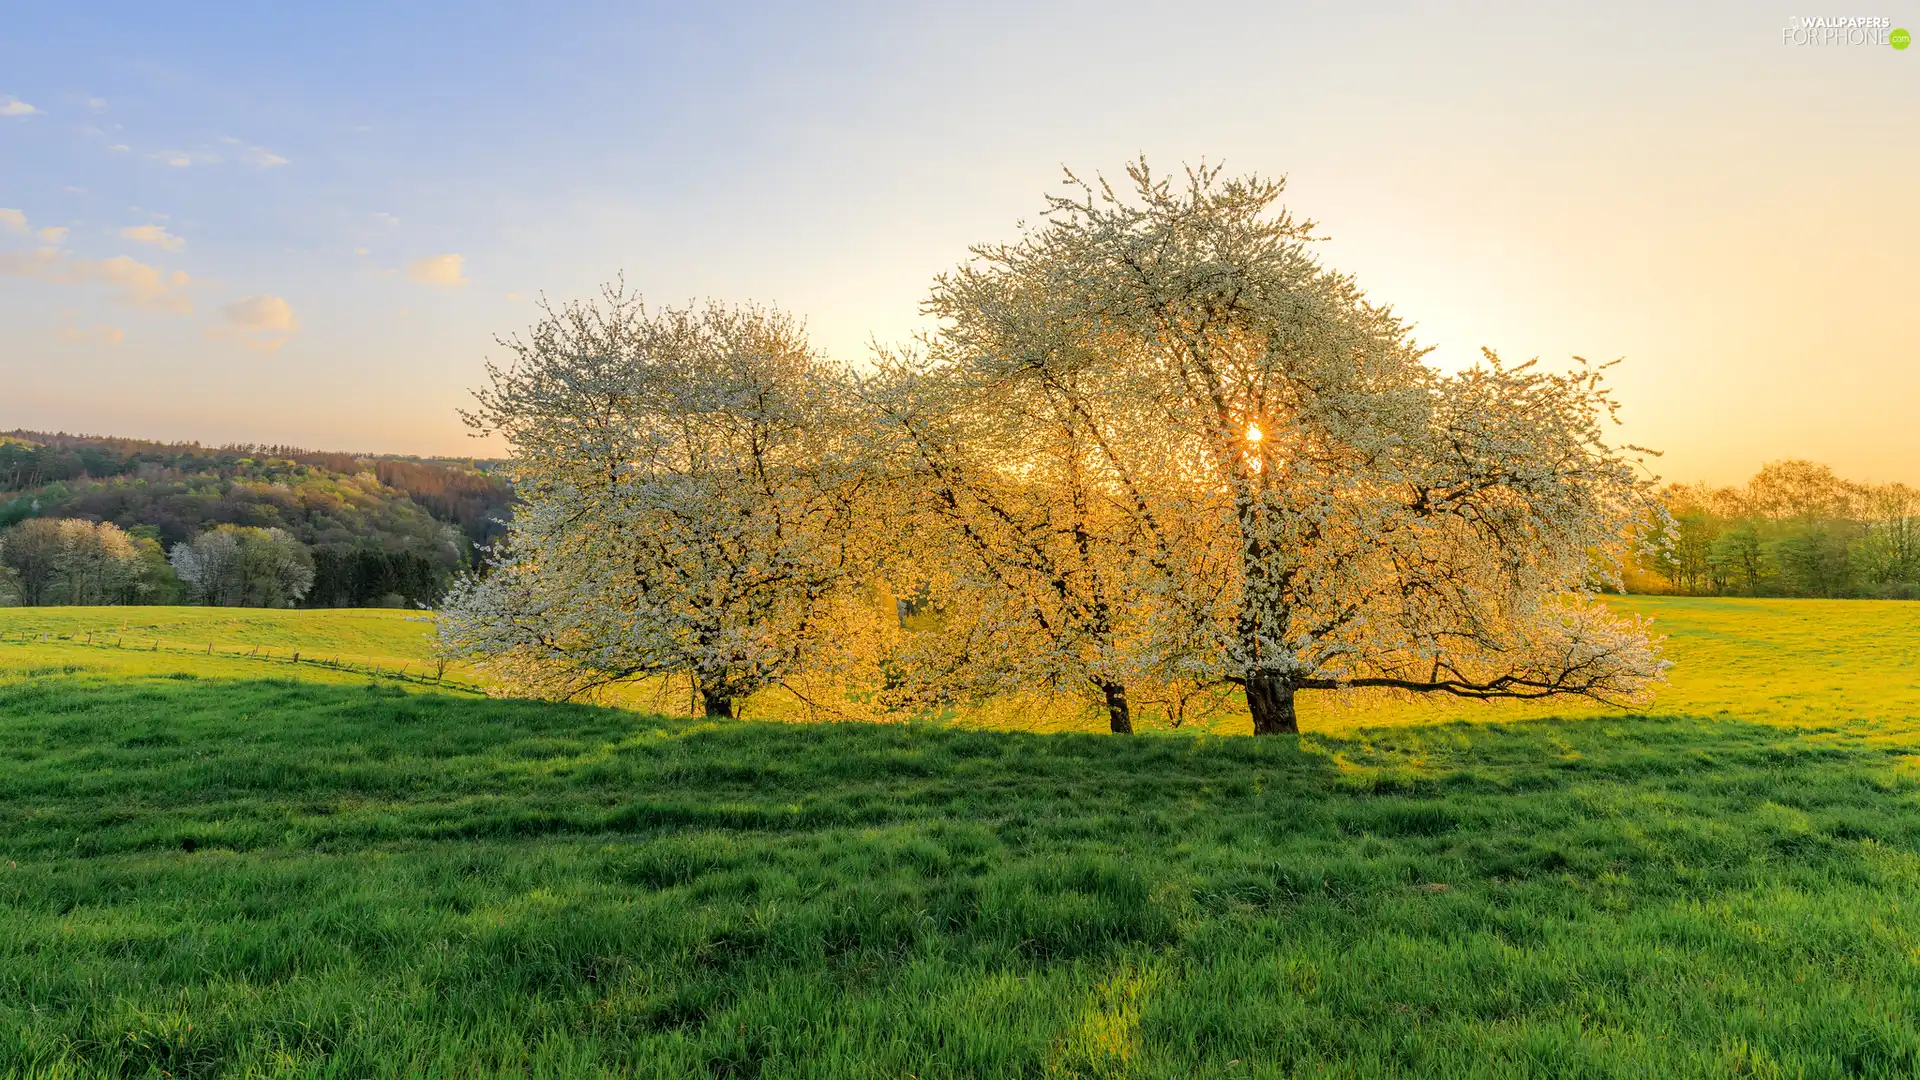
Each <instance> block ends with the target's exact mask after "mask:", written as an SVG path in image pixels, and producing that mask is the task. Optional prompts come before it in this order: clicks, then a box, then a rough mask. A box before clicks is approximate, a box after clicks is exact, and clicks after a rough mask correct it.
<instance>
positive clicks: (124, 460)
mask: <svg viewBox="0 0 1920 1080" xmlns="http://www.w3.org/2000/svg"><path fill="white" fill-rule="evenodd" d="M512 499H513V495H512V490H511V488H510V487H509V485H508V484H507V482H506V481H505V480H504V479H502V478H501V477H499V476H497V475H494V474H493V473H491V472H490V471H489V463H487V462H482V461H474V460H464V461H456V460H442V459H430V460H422V459H413V458H391V457H370V456H369V457H363V456H357V455H353V454H341V453H328V452H321V451H312V450H305V449H301V448H298V447H290V446H256V445H230V446H221V447H204V446H200V445H198V444H195V443H156V442H144V441H140V440H134V439H117V438H106V437H99V436H78V435H67V434H47V433H42V432H28V431H14V432H9V433H5V434H0V566H4V567H5V568H4V569H0V603H4V602H13V603H127V602H135V603H138V602H145V603H176V602H181V601H183V600H194V599H197V600H198V601H199V602H205V603H236V602H237V603H254V604H258V603H274V604H286V603H291V602H298V603H301V604H305V605H307V606H314V607H336V606H365V605H379V604H408V605H411V604H414V603H431V602H433V601H435V600H437V599H438V597H439V595H440V593H441V591H442V590H444V588H445V587H446V585H447V584H448V582H449V581H450V580H451V579H452V577H453V575H454V574H455V573H457V572H459V571H460V570H462V569H465V568H468V567H471V566H474V565H476V564H477V562H478V560H477V559H476V549H477V548H478V547H479V546H481V545H485V544H487V543H489V542H490V541H492V540H493V539H494V538H495V537H497V536H498V535H499V534H500V532H501V530H502V524H501V523H502V521H503V520H504V519H505V518H506V517H507V516H508V515H509V514H510V513H511V506H512ZM33 521H48V522H50V521H73V522H80V523H91V524H100V525H109V526H113V527H114V528H115V529H116V530H117V531H119V532H120V533H123V534H124V541H125V543H124V544H123V543H122V542H121V540H120V539H116V538H114V537H112V536H111V535H107V534H99V533H97V532H96V533H90V534H85V535H83V533H84V530H80V529H78V528H77V527H76V528H69V529H67V530H65V531H64V532H63V531H61V530H58V529H54V530H49V529H45V528H42V529H39V530H38V531H37V532H35V533H34V534H33V535H31V536H28V535H25V534H20V533H19V530H20V528H21V527H22V526H23V525H26V524H27V523H30V522H33ZM215 534H219V535H221V536H224V537H225V538H226V539H221V540H208V539H207V538H210V537H213V536H214V535H215ZM8 535H13V542H12V544H11V548H12V550H13V551H14V552H15V553H16V555H18V558H12V557H9V556H8V554H7V551H8V546H7V541H6V537H7V536H8ZM103 535H104V536H105V539H102V536H103ZM269 536H270V537H271V539H270V540H269V539H263V538H265V537H269ZM203 541H205V542H207V543H212V544H213V548H211V549H208V550H209V551H213V550H214V549H219V550H224V549H225V547H226V546H228V545H229V544H230V545H232V546H234V547H235V551H236V552H241V551H244V552H250V553H251V554H249V555H248V556H247V558H248V559H251V560H253V562H260V561H262V560H265V561H267V562H276V563H280V562H284V561H285V558H292V559H293V562H294V563H296V564H298V566H299V567H301V568H303V569H301V570H300V571H298V572H293V574H292V578H290V579H288V581H287V582H283V583H281V584H275V585H272V586H271V587H268V586H267V585H265V584H262V583H263V582H265V581H266V579H265V578H261V579H260V580H259V581H256V582H254V583H253V584H252V585H249V586H246V587H242V586H241V585H240V584H237V583H235V582H234V581H232V580H227V581H226V583H225V584H224V585H219V586H217V587H214V586H209V587H204V588H203V587H199V586H195V585H194V584H193V583H192V582H190V581H188V580H187V578H186V577H185V576H183V575H182V574H181V572H180V571H181V563H180V557H181V556H180V555H179V553H181V552H185V551H188V550H189V545H193V544H202V542H203ZM287 544H292V545H294V546H295V547H297V548H298V549H299V552H298V555H297V557H296V556H294V555H292V554H290V553H291V551H292V549H291V548H287V547H286V546H285V545H287ZM62 545H65V548H66V549H71V550H70V551H68V554H66V555H64V556H59V558H61V559H64V560H65V561H67V562H69V563H75V562H76V561H79V562H86V561H88V560H92V562H99V560H100V559H103V558H104V559H106V561H107V563H115V564H117V563H116V560H118V562H125V559H126V558H131V557H132V553H133V552H134V551H136V550H137V551H139V552H140V555H139V559H140V560H141V567H140V568H138V569H137V570H136V569H135V568H133V567H132V566H131V564H127V568H126V569H127V572H126V573H125V574H119V575H117V576H116V575H108V576H107V578H104V579H102V580H104V581H112V582H119V583H120V584H118V585H114V586H112V587H111V588H109V587H107V586H99V587H95V586H89V587H88V588H86V589H84V590H80V591H78V592H76V591H75V590H74V589H72V588H68V587H66V586H64V585H61V584H59V582H58V575H56V574H55V573H54V572H53V571H52V570H51V569H50V566H51V563H50V562H49V561H48V560H53V559H55V555H53V554H51V553H52V552H54V551H55V550H56V549H63V548H62ZM145 545H150V549H149V548H148V547H147V546H145ZM202 546H204V544H202ZM27 549H31V550H32V551H34V552H35V553H36V554H35V555H34V556H33V559H36V560H39V561H38V562H35V563H34V564H33V566H31V567H30V566H28V565H26V562H27V561H30V560H28V556H26V555H24V554H19V553H20V552H22V551H25V550H27ZM82 549H86V550H89V551H93V552H94V554H92V555H82V554H80V552H81V550H82ZM96 549H97V550H96ZM63 550H64V549H63ZM101 551H111V552H112V553H113V554H112V555H110V556H109V555H102V554H100V552H101ZM217 553H218V552H217V551H216V552H215V554H217ZM283 556H284V558H283ZM186 557H188V558H189V560H191V558H192V557H191V556H190V555H189V556H186ZM210 557H211V556H210ZM237 557H238V556H237V555H236V558H237ZM241 561H242V562H245V561H246V560H241ZM16 562H20V563H21V565H13V564H14V563H16ZM190 564H191V563H190ZM89 565H91V563H89ZM236 565H237V564H236ZM36 567H37V568H36ZM169 567H171V568H172V570H171V572H167V570H168V568H169ZM223 572H225V571H223ZM28 577H32V578H33V581H29V580H27V578H28ZM169 578H170V579H172V580H171V581H169V580H167V579H169ZM103 589H104V590H105V591H104V592H103V591H102V590H103ZM289 590H291V591H289ZM43 597H44V598H43ZM236 597H239V598H243V599H238V600H236V599H235V598H236Z"/></svg>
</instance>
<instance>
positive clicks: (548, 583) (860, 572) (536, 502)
mask: <svg viewBox="0 0 1920 1080" xmlns="http://www.w3.org/2000/svg"><path fill="white" fill-rule="evenodd" d="M504 344H505V345H506V346H507V347H508V348H509V349H511V350H512V352H513V363H512V364H511V366H510V367H508V368H506V369H505V370H502V369H499V368H494V367H489V369H488V374H489V384H488V385H487V386H486V387H484V388H483V389H481V390H479V391H478V392H477V393H476V395H475V396H476V398H477V401H478V406H477V408H476V409H475V410H474V412H473V413H472V414H471V416H470V418H469V420H470V423H472V424H473V425H474V426H475V428H476V429H478V430H480V431H484V432H489V433H496V434H498V435H500V436H501V437H503V438H504V439H505V440H506V441H507V443H508V444H509V445H510V446H511V447H512V450H513V459H512V462H511V464H510V466H509V469H508V472H509V474H510V475H511V476H512V478H513V481H514V484H515V488H516V491H517V492H518V494H519V496H520V499H521V503H520V506H519V508H518V510H517V511H516V513H515V516H514V520H513V524H512V526H511V528H510V530H509V532H508V533H507V536H506V539H505V541H504V550H503V551H502V552H501V553H500V554H499V555H497V556H496V558H495V560H494V562H493V564H492V566H491V570H490V573H488V574H487V576H486V577H485V578H483V579H476V578H466V579H463V580H462V581H461V582H459V583H458V584H457V585H456V586H455V587H454V589H453V590H452V592H451V593H450V595H449V596H448V599H447V601H446V605H445V607H444V609H443V612H442V615H441V618H440V634H441V641H442V643H443V645H444V647H445V648H446V649H447V650H448V651H449V652H450V653H451V654H453V655H457V656H461V657H465V658H468V659H471V660H473V661H475V662H476V663H477V664H479V665H480V666H481V667H482V668H484V669H486V670H487V671H489V672H490V673H491V674H492V675H493V677H494V678H495V679H496V680H498V682H497V685H499V686H501V687H503V688H505V689H507V690H509V691H510V692H517V693H523V694H534V695H541V696H553V697H570V696H575V695H578V694H583V693H589V692H591V691H593V690H595V689H597V688H599V687H602V686H606V685H608V684H611V683H615V682H619V681H622V680H627V679H635V678H645V677H652V676H672V677H679V678H685V679H688V680H690V681H691V683H692V688H693V690H694V691H695V692H696V693H697V695H698V697H699V698H700V699H701V701H702V704H703V707H704V709H705V711H706V713H707V714H708V715H710V716H731V715H734V714H736V712H737V711H738V709H739V706H740V704H741V703H742V701H743V700H744V699H746V698H747V697H748V696H749V695H751V694H754V693H755V692H757V691H760V690H763V689H769V688H774V687H785V688H787V689H788V690H791V691H792V692H793V693H794V694H796V695H797V696H800V697H802V698H803V699H806V700H808V701H810V702H813V703H816V704H822V705H832V704H833V699H828V698H823V697H821V696H820V693H821V692H820V691H815V690H811V689H809V688H808V687H809V684H808V682H807V680H809V679H810V678H815V677H817V678H819V679H820V680H821V685H822V686H823V687H825V686H831V687H833V689H831V690H829V691H826V692H828V693H832V694H836V695H837V694H839V693H840V692H841V690H840V688H842V687H845V686H846V685H847V684H848V683H850V682H853V683H857V682H858V681H860V679H861V678H863V677H865V674H864V673H868V672H870V671H871V669H872V667H873V663H874V656H875V650H874V647H873V642H874V641H875V640H876V637H877V635H878V634H880V633H881V632H883V631H884V630H885V622H883V619H882V613H881V611H880V610H879V607H878V605H877V604H876V603H875V602H874V598H873V596H872V592H871V590H872V587H873V583H874V580H875V578H876V576H877V567H878V561H879V544H878V540H879V538H880V537H881V536H882V535H883V534H882V532H881V530H880V529H879V528H877V527H876V523H875V522H873V520H872V513H873V510H874V509H875V505H876V504H875V500H874V498H873V496H874V494H875V490H876V484H877V479H876V477H875V475H874V473H873V470H872V468H871V466H870V464H869V462H868V458H867V456H866V455H865V453H864V451H863V448H862V447H861V446H860V445H858V443H857V442H856V441H855V440H856V439H857V438H858V436H859V433H860V432H861V431H863V430H864V424H863V423H861V418H860V415H859V412H858V404H857V401H856V400H855V398H854V394H853V391H852V388H851V386H850V383H849V380H848V378H847V376H846V374H845V373H844V372H843V371H841V370H839V369H837V368H835V367H833V366H831V365H829V364H827V363H826V362H824V361H822V360H821V359H819V358H818V357H816V356H815V355H814V354H813V353H812V351H811V350H810V349H809V348H808V346H807V343H806V339H805V337H804V335H803V333H802V331H801V328H800V326H799V324H798V323H796V322H795V321H794V320H793V319H791V318H789V317H787V316H785V315H782V314H779V313H777V312H771V311H764V310H760V309H755V308H729V307H722V306H719V305H709V306H706V307H703V308H686V309H675V308H668V309H664V310H660V311H656V312H648V311H647V310H646V309H645V308H644V307H643V306H642V304H641V303H640V301H639V300H638V299H637V298H635V297H632V296H629V295H627V294H625V293H624V292H623V291H622V290H621V289H620V288H618V287H614V288H610V289H608V290H606V291H605V293H604V294H603V297H602V299H601V300H600V301H598V302H587V303H580V304H572V305H569V306H567V307H565V308H563V309H560V310H547V311H546V312H545V314H544V316H543V318H542V319H541V320H540V321H539V323H538V324H537V325H535V327H534V328H533V330H532V332H531V333H530V335H529V336H528V337H527V338H525V339H512V340H509V341H507V342H505V343H504Z"/></svg>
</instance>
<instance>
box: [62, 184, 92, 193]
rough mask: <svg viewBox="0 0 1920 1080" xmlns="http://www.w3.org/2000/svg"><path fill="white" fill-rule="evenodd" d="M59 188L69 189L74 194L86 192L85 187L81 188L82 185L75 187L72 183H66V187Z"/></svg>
mask: <svg viewBox="0 0 1920 1080" xmlns="http://www.w3.org/2000/svg"><path fill="white" fill-rule="evenodd" d="M61 190H62V191H70V192H72V193H73V194H75V195H85V194H86V193H87V189H86V188H83V187H75V186H74V185H72V184H68V185H67V186H66V187H64V188H62V189H61Z"/></svg>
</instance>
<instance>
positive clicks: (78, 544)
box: [0, 518, 142, 605]
mask: <svg viewBox="0 0 1920 1080" xmlns="http://www.w3.org/2000/svg"><path fill="white" fill-rule="evenodd" d="M0 565H4V566H5V567H6V569H7V576H8V578H9V580H10V582H11V584H10V586H9V592H10V593H12V594H14V595H15V596H16V598H17V599H18V601H19V602H21V603H25V604H34V605H39V604H122V603H130V602H135V601H137V600H139V599H140V594H141V592H142V589H141V588H140V585H141V573H142V549H141V548H140V547H139V546H138V544H137V543H136V542H135V540H134V538H131V537H129V536H128V535H127V534H126V533H125V532H123V531H121V530H120V529H119V528H118V527H117V526H114V525H111V524H105V523H99V522H92V521H83V520H77V519H67V518H33V519H30V520H28V521H25V522H22V523H20V524H18V525H15V526H13V527H11V528H9V529H7V530H5V531H4V532H0Z"/></svg>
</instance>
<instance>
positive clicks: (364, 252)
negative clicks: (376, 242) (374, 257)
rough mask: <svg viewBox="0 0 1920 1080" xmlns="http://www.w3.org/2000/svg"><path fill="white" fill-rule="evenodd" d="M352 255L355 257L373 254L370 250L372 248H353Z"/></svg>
mask: <svg viewBox="0 0 1920 1080" xmlns="http://www.w3.org/2000/svg"><path fill="white" fill-rule="evenodd" d="M353 253H354V254H355V255H371V254H373V249H372V248H363V247H357V248H354V249H353Z"/></svg>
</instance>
